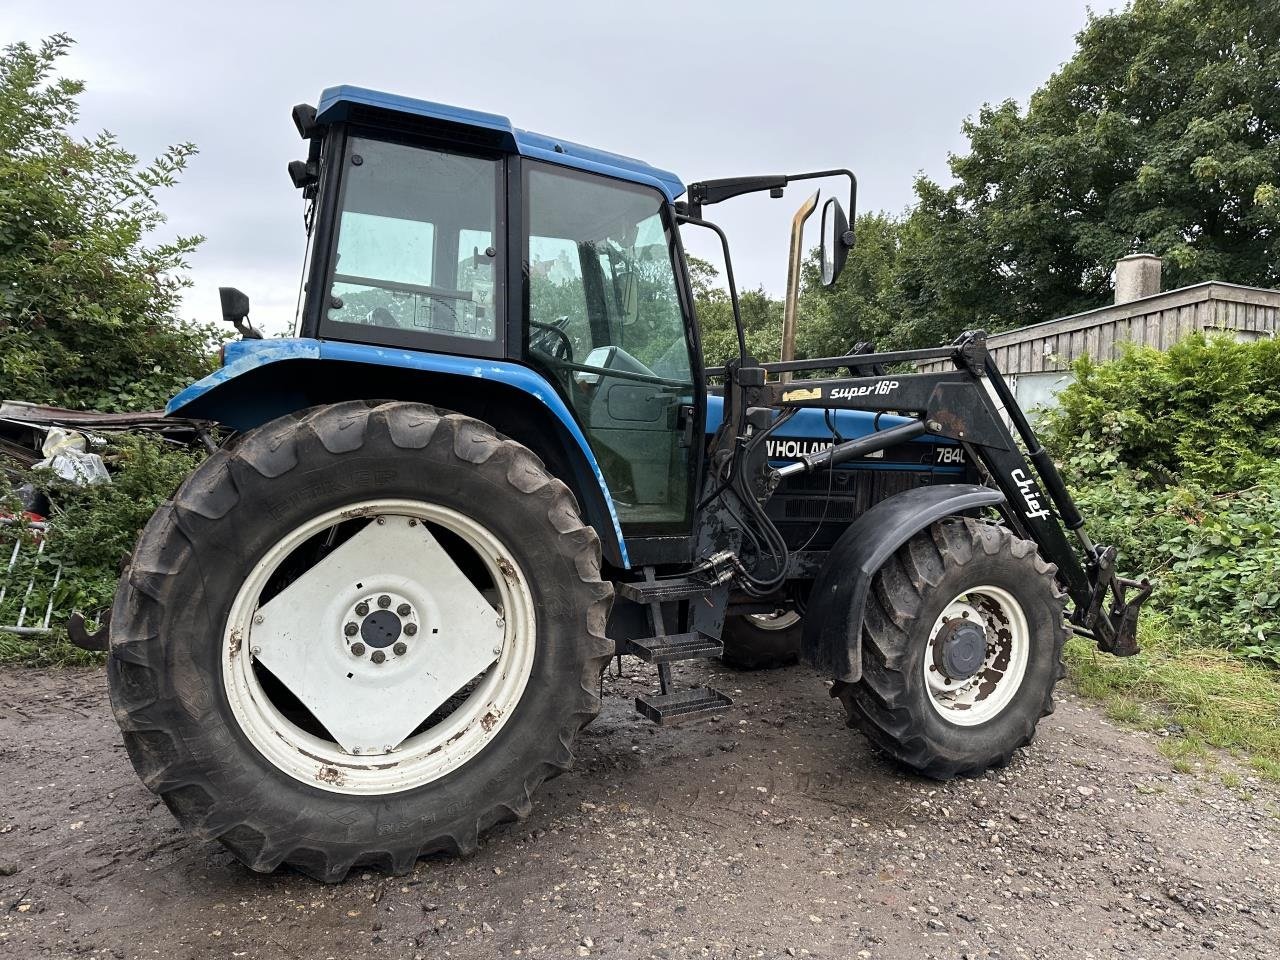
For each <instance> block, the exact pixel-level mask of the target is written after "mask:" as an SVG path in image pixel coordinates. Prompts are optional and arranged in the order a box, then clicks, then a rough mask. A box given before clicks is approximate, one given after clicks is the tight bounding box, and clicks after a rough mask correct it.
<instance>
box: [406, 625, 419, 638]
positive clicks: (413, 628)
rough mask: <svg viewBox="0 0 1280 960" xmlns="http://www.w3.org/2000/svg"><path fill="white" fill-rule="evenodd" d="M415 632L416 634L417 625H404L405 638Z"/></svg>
mask: <svg viewBox="0 0 1280 960" xmlns="http://www.w3.org/2000/svg"><path fill="white" fill-rule="evenodd" d="M417 632H418V625H417V624H416V623H406V624H405V625H404V635H405V636H406V637H412V636H413V635H414V634H415V633H417Z"/></svg>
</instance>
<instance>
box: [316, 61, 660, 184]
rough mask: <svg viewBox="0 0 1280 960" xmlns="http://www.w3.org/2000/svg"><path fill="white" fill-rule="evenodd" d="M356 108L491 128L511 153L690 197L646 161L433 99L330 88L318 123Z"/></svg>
mask: <svg viewBox="0 0 1280 960" xmlns="http://www.w3.org/2000/svg"><path fill="white" fill-rule="evenodd" d="M352 107H373V108H376V109H380V110H390V111H394V112H396V113H403V114H408V115H410V116H417V117H423V118H426V119H428V120H443V121H446V122H448V123H457V124H462V125H464V126H468V127H475V128H477V129H481V130H491V131H494V132H495V133H497V134H499V136H500V138H501V140H502V143H503V148H504V149H505V150H507V151H509V152H511V153H518V154H519V155H520V156H522V157H530V158H532V159H534V160H543V161H545V162H547V163H554V164H558V165H560V166H562V167H573V168H574V169H577V170H587V171H589V172H591V173H599V174H603V175H604V176H609V177H617V178H619V179H621V180H630V181H632V182H633V183H643V184H645V185H646V186H650V187H656V188H657V189H659V190H661V191H662V193H663V194H664V195H665V196H666V198H667V199H668V200H671V201H674V200H675V199H676V197H678V196H680V194H682V193H684V183H683V182H681V180H680V178H679V177H678V176H676V175H675V174H674V173H671V172H670V171H668V170H660V169H658V168H657V167H655V166H652V165H650V164H648V163H645V162H644V161H643V160H636V159H633V158H632V157H624V156H621V155H620V154H616V153H609V152H608V151H607V150H597V149H595V148H594V147H587V146H583V145H582V144H580V143H573V142H572V141H570V140H560V139H558V138H556V137H548V136H545V135H543V134H541V133H531V132H529V131H528V130H519V129H517V128H516V127H514V126H512V125H511V121H510V120H509V119H507V118H506V117H503V116H499V115H498V114H496V113H484V112H482V111H480V110H468V109H467V108H465V107H451V106H448V105H447V104H443V103H432V102H431V101H430V100H415V99H414V98H413V97H402V96H397V95H396V94H391V93H381V92H379V91H377V90H367V89H365V88H363V87H352V86H340V87H329V88H328V89H327V90H325V91H324V93H322V94H321V95H320V104H319V106H318V107H317V108H316V120H317V122H319V123H337V122H339V121H342V120H345V119H346V118H347V117H348V116H349V115H350V113H351V108H352Z"/></svg>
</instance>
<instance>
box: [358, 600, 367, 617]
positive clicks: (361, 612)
mask: <svg viewBox="0 0 1280 960" xmlns="http://www.w3.org/2000/svg"><path fill="white" fill-rule="evenodd" d="M368 613H369V605H368V604H367V603H365V602H364V601H363V600H361V601H360V602H359V603H357V604H356V616H357V617H363V616H365V615H367V614H368Z"/></svg>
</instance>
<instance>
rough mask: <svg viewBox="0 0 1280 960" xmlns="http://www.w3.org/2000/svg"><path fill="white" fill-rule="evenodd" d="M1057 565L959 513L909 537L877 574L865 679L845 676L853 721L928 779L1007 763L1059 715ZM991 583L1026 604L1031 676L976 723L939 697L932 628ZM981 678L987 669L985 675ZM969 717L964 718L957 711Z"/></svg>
mask: <svg viewBox="0 0 1280 960" xmlns="http://www.w3.org/2000/svg"><path fill="white" fill-rule="evenodd" d="M1055 572H1056V568H1055V567H1054V566H1052V565H1051V564H1049V563H1046V562H1045V561H1044V560H1043V559H1042V558H1041V557H1040V555H1039V554H1038V553H1037V552H1036V548H1035V544H1033V543H1032V542H1030V541H1028V540H1022V539H1019V538H1017V537H1015V536H1014V535H1013V534H1012V533H1011V532H1010V531H1009V530H1008V529H1006V528H1005V527H1001V526H997V525H995V524H993V523H987V522H979V521H976V520H969V519H962V518H951V519H948V520H944V521H941V522H939V523H935V524H933V525H932V526H931V527H929V528H928V529H926V530H924V531H922V532H921V533H919V534H917V535H916V536H915V537H913V538H912V539H911V540H910V541H908V542H907V543H906V544H905V545H904V546H903V547H902V548H901V549H900V550H898V552H897V553H896V554H895V555H894V556H893V557H892V558H890V560H889V561H888V562H887V563H886V564H885V566H884V567H883V568H881V570H880V571H879V572H878V573H877V574H876V577H875V580H874V581H873V584H872V588H871V593H870V596H869V598H868V600H867V610H866V619H865V622H864V625H863V632H862V671H863V673H862V679H861V680H859V681H858V682H856V683H843V682H837V683H836V684H835V686H834V687H833V689H832V691H831V695H832V696H835V697H839V698H840V699H841V701H842V702H843V703H844V706H845V709H846V711H847V713H848V717H849V726H851V727H857V728H859V729H860V730H861V731H862V732H863V733H864V734H866V736H867V738H868V739H869V740H871V742H872V743H873V744H875V745H876V746H877V747H879V748H880V749H882V750H883V751H885V752H886V753H888V754H890V755H891V756H893V757H895V758H896V759H897V760H899V761H900V762H902V763H904V764H906V765H907V766H909V767H912V768H913V769H915V770H916V771H918V772H920V773H922V774H924V775H925V776H929V777H933V778H935V779H948V778H951V777H956V776H965V775H972V774H977V773H981V772H982V771H984V770H986V769H988V768H990V767H999V766H1004V765H1005V764H1007V763H1008V762H1009V759H1010V758H1011V757H1012V755H1013V753H1014V751H1015V750H1017V749H1018V748H1019V747H1022V746H1024V745H1025V744H1027V743H1029V742H1030V741H1031V739H1032V738H1033V737H1034V735H1035V728H1036V724H1037V722H1038V721H1039V720H1040V718H1041V717H1044V716H1047V715H1048V714H1050V713H1052V712H1053V687H1054V684H1055V683H1056V682H1057V681H1058V680H1059V679H1060V678H1061V677H1062V676H1063V674H1064V672H1065V670H1064V667H1063V664H1062V645H1063V643H1064V642H1065V640H1066V636H1067V628H1066V625H1065V621H1064V618H1063V597H1064V593H1063V591H1062V590H1061V588H1060V587H1059V586H1058V583H1057V581H1056V579H1055V576H1054V574H1055ZM982 586H989V587H991V588H992V589H993V590H997V591H1004V592H1005V594H1006V595H1008V596H1010V597H1012V598H1013V599H1014V600H1015V601H1016V603H1017V604H1018V605H1019V606H1020V607H1021V610H1022V613H1023V614H1024V615H1025V621H1026V626H1027V628H1028V633H1029V636H1028V638H1027V639H1028V640H1029V645H1028V650H1027V656H1026V662H1025V672H1024V673H1023V674H1022V676H1021V680H1020V683H1019V684H1018V685H1017V686H1016V688H1015V691H1014V692H1013V693H1012V696H1011V698H1010V699H1009V700H1008V702H1007V703H1005V704H1004V705H1003V707H1002V708H1001V709H1000V710H999V712H998V713H996V714H995V715H993V716H991V717H990V718H989V719H986V720H985V721H984V722H982V723H979V724H976V725H960V724H958V723H956V722H951V721H949V720H948V718H947V717H946V716H944V714H946V713H947V712H948V711H947V710H945V709H943V710H940V709H936V708H935V705H934V703H931V702H930V701H931V697H932V695H931V693H930V689H929V682H928V681H927V679H926V677H927V676H928V671H929V670H930V669H931V667H930V663H928V662H925V659H924V658H925V657H927V656H930V653H931V650H932V647H931V633H933V630H934V627H935V624H936V623H937V622H938V620H939V618H940V617H941V616H942V615H943V612H944V610H946V609H947V608H948V604H949V603H951V602H952V601H953V600H955V599H958V598H961V597H964V596H965V595H966V593H965V592H966V591H968V590H976V589H977V588H979V587H982ZM980 678H981V675H980ZM952 716H953V717H955V718H963V714H959V713H956V714H953V715H952Z"/></svg>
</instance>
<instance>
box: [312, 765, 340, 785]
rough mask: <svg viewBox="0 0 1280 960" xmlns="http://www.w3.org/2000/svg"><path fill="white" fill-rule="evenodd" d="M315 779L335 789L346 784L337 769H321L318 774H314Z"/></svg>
mask: <svg viewBox="0 0 1280 960" xmlns="http://www.w3.org/2000/svg"><path fill="white" fill-rule="evenodd" d="M316 779H317V780H319V781H320V782H321V783H332V784H333V785H334V786H335V787H338V786H341V785H342V784H344V783H346V778H344V777H343V776H342V771H340V770H339V769H338V768H337V767H321V768H320V772H319V773H317V774H316Z"/></svg>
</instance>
